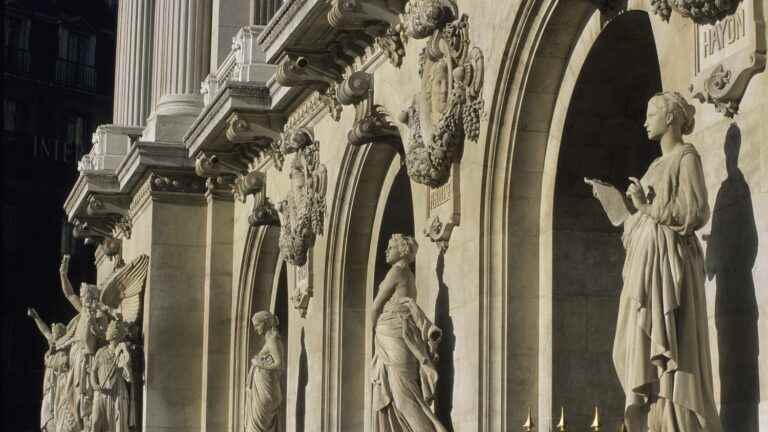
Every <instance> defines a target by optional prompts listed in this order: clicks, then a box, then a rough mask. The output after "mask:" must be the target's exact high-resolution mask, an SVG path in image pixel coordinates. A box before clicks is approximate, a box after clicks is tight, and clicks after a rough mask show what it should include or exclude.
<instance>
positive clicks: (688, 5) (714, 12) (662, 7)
mask: <svg viewBox="0 0 768 432" xmlns="http://www.w3.org/2000/svg"><path fill="white" fill-rule="evenodd" d="M740 2H741V0H651V5H652V6H653V13H655V14H656V15H659V16H660V17H661V19H663V20H664V21H669V17H670V16H671V15H672V11H673V10H674V11H676V12H677V13H679V14H680V15H682V16H684V17H686V18H690V19H691V20H692V21H693V22H695V23H696V24H714V23H716V22H718V21H720V20H722V19H723V18H725V17H727V16H728V15H731V14H733V13H734V12H735V11H736V8H738V7H739V3H740Z"/></svg>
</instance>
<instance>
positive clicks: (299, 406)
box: [296, 328, 309, 432]
mask: <svg viewBox="0 0 768 432" xmlns="http://www.w3.org/2000/svg"><path fill="white" fill-rule="evenodd" d="M300 344H301V352H300V353H299V378H298V380H297V381H298V384H297V387H298V388H297V391H296V431H297V432H304V420H305V418H306V415H307V412H306V410H307V384H309V365H308V364H307V346H306V344H305V342H304V329H303V328H302V329H301V339H300Z"/></svg>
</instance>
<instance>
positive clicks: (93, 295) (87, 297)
mask: <svg viewBox="0 0 768 432" xmlns="http://www.w3.org/2000/svg"><path fill="white" fill-rule="evenodd" d="M98 300H99V288H98V287H97V286H96V285H94V284H89V283H85V282H83V283H81V284H80V303H82V304H83V306H87V307H90V306H92V305H95V304H96V302H97V301H98Z"/></svg>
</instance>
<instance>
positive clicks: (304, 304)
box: [291, 256, 314, 318]
mask: <svg viewBox="0 0 768 432" xmlns="http://www.w3.org/2000/svg"><path fill="white" fill-rule="evenodd" d="M295 276H296V283H295V284H294V288H293V293H292V294H291V303H293V307H294V308H295V309H296V310H298V311H299V315H300V316H301V317H302V318H305V317H306V316H307V309H308V308H309V299H311V298H312V295H313V294H314V292H313V288H312V257H311V256H308V257H307V261H306V262H305V263H304V265H300V266H296V267H295Z"/></svg>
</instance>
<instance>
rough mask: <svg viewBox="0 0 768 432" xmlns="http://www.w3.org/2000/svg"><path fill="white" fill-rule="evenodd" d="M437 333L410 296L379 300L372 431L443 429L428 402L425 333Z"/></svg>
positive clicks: (431, 380) (431, 373)
mask: <svg viewBox="0 0 768 432" xmlns="http://www.w3.org/2000/svg"><path fill="white" fill-rule="evenodd" d="M409 326H410V329H409ZM439 333H440V330H439V329H438V328H437V327H435V326H434V325H433V324H432V323H431V322H430V321H429V320H428V319H427V317H426V316H425V315H424V311H422V310H421V308H419V306H418V305H417V304H416V302H415V301H414V300H413V299H411V298H409V297H397V298H394V297H392V298H390V299H389V301H387V303H386V304H385V305H384V307H383V311H382V313H381V315H380V316H379V318H378V320H377V321H376V334H375V338H374V344H375V354H374V357H373V368H372V376H373V384H374V385H373V410H374V425H373V427H374V431H376V432H431V431H434V432H445V431H446V429H445V427H443V425H442V424H441V423H440V421H439V420H438V419H437V417H436V416H435V414H434V413H433V412H432V409H431V407H430V403H431V401H432V399H433V397H434V391H435V385H436V384H437V371H436V369H435V366H434V364H433V362H432V354H433V352H434V349H435V347H434V346H431V345H433V344H434V343H435V342H434V341H433V338H431V337H430V336H433V335H435V334H439Z"/></svg>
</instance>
